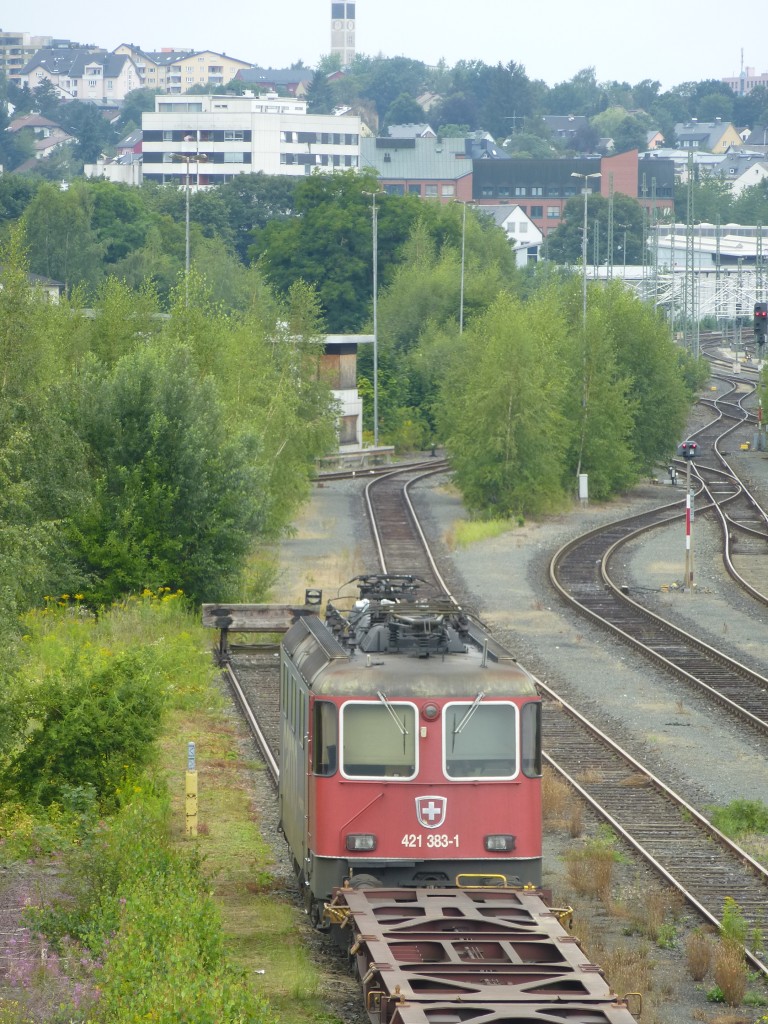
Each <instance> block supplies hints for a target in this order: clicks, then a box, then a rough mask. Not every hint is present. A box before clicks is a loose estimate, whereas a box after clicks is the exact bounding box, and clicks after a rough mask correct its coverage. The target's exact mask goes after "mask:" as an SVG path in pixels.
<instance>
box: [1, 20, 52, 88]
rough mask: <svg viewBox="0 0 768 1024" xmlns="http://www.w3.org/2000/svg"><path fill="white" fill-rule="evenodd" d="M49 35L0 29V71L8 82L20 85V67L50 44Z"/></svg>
mask: <svg viewBox="0 0 768 1024" xmlns="http://www.w3.org/2000/svg"><path fill="white" fill-rule="evenodd" d="M52 42H53V40H52V39H51V37H50V36H31V35H30V34H29V32H3V31H2V30H0V72H2V73H3V74H4V75H5V77H6V78H7V79H8V81H9V82H13V84H14V85H21V81H20V76H21V72H22V69H23V67H24V65H25V64H27V63H28V62H29V61H30V60H31V59H32V57H34V55H35V54H36V53H37V51H38V50H39V49H41V48H42V47H44V46H50V45H51V44H52Z"/></svg>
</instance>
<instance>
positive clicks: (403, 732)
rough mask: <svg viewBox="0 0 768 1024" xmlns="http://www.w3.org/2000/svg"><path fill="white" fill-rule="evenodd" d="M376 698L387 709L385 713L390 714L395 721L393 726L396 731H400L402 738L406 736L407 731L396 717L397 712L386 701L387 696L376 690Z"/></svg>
mask: <svg viewBox="0 0 768 1024" xmlns="http://www.w3.org/2000/svg"><path fill="white" fill-rule="evenodd" d="M376 696H377V697H378V698H379V700H380V701H381V703H382V704H383V705H384V707H385V708H386V709H387V711H388V712H389V713H390V715H392V718H393V719H394V721H395V725H396V726H397V727H398V729H399V730H400V732H401V733H402V735H403V736H407V735H408V730H407V729H406V727H405V724H404V723H403V722H401V721H400V719H399V718H398V717H397V712H396V711H395V709H394V708H393V707H392V705H391V704H390V703H389V701H388V700H387V695H386V694H385V693H382V692H381V690H377V691H376Z"/></svg>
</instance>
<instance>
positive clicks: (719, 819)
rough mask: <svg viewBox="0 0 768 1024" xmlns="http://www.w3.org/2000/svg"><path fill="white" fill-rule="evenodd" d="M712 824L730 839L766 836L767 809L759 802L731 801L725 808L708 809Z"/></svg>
mask: <svg viewBox="0 0 768 1024" xmlns="http://www.w3.org/2000/svg"><path fill="white" fill-rule="evenodd" d="M709 811H710V815H711V818H712V824H713V825H714V826H715V828H719V829H720V831H721V832H724V833H725V835H727V836H730V838H731V839H738V838H740V837H741V836H745V835H753V834H755V833H763V834H765V835H768V807H766V806H765V804H764V803H762V801H760V800H732V801H731V803H729V804H727V805H726V806H725V807H711V808H709Z"/></svg>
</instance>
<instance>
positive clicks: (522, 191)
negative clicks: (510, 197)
mask: <svg viewBox="0 0 768 1024" xmlns="http://www.w3.org/2000/svg"><path fill="white" fill-rule="evenodd" d="M515 195H516V196H525V195H528V192H527V189H526V188H525V185H515Z"/></svg>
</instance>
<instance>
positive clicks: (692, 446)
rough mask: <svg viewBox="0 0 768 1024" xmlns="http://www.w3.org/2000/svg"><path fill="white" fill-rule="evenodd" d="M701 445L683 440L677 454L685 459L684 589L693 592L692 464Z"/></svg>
mask: <svg viewBox="0 0 768 1024" xmlns="http://www.w3.org/2000/svg"><path fill="white" fill-rule="evenodd" d="M698 450H699V446H698V445H697V444H696V442H695V441H682V442H681V443H680V444H679V445H678V446H677V454H678V455H682V457H683V458H684V459H685V577H684V580H683V589H684V590H686V591H687V592H688V593H689V594H692V593H693V537H692V534H691V527H692V525H693V495H692V494H691V465H692V463H693V460H694V459H695V458H696V455H697V454H698Z"/></svg>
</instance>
